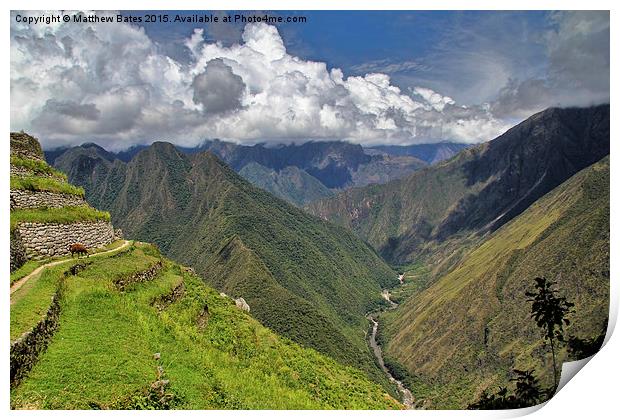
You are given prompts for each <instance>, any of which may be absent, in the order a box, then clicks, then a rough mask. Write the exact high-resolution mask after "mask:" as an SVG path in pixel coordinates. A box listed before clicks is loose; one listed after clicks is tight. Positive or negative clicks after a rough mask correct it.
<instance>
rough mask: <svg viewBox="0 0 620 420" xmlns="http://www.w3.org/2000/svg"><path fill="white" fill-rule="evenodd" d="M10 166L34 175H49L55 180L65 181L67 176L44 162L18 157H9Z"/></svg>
mask: <svg viewBox="0 0 620 420" xmlns="http://www.w3.org/2000/svg"><path fill="white" fill-rule="evenodd" d="M11 165H13V166H18V167H21V168H26V169H28V170H29V171H32V172H34V174H35V175H51V176H54V177H56V178H60V179H64V180H65V181H66V180H67V175H65V174H64V173H62V172H60V171H58V170H56V169H54V168H52V167H51V166H50V165H48V164H47V162H45V161H44V160H39V159H30V158H25V157H22V156H18V155H11Z"/></svg>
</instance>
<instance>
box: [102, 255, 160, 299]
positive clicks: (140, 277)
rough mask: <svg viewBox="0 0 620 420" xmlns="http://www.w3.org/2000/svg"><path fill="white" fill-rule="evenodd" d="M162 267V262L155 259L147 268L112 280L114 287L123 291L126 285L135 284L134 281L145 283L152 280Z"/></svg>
mask: <svg viewBox="0 0 620 420" xmlns="http://www.w3.org/2000/svg"><path fill="white" fill-rule="evenodd" d="M162 268H163V264H162V262H161V261H157V262H156V263H155V264H153V265H152V266H151V267H149V268H147V269H146V270H144V271H138V272H137V273H133V274H130V275H127V276H121V277H119V278H117V279H116V280H114V285H115V286H116V288H117V289H118V290H119V291H121V292H123V291H125V290H126V289H127V287H129V286H131V285H133V284H136V283H145V282H147V281H151V280H153V279H154V278H155V277H157V275H158V274H159V272H160V271H161V269H162Z"/></svg>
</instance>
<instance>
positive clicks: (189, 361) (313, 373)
mask: <svg viewBox="0 0 620 420" xmlns="http://www.w3.org/2000/svg"><path fill="white" fill-rule="evenodd" d="M115 255H116V256H114V257H110V256H101V257H100V258H91V261H89V262H92V264H89V265H88V266H86V267H85V268H84V269H83V270H82V271H79V272H78V273H77V274H76V275H68V276H66V277H65V280H64V288H65V289H64V290H65V291H64V294H63V299H62V301H61V307H62V312H61V318H60V328H59V329H58V331H56V333H55V334H54V337H53V339H52V341H51V342H50V345H49V347H48V348H47V350H46V351H45V352H44V353H43V354H42V356H41V357H40V359H39V361H38V363H37V364H36V365H35V367H34V368H33V370H32V371H31V372H30V373H29V375H28V376H27V377H26V378H25V379H24V380H23V381H22V382H21V384H20V385H19V386H17V387H16V388H14V389H12V390H11V406H12V407H13V408H18V409H21V408H31V409H32V408H38V409H88V408H177V409H214V408H215V409H233V408H234V409H285V408H289V409H291V408H292V409H325V408H336V409H345V408H347V409H389V408H401V406H400V404H399V403H398V402H397V401H395V400H394V399H393V398H392V397H390V396H389V395H387V394H386V393H385V392H384V391H383V390H382V389H381V387H379V386H378V385H376V384H374V383H372V382H370V381H369V380H368V379H367V378H366V376H365V374H364V373H362V372H361V371H359V370H356V369H354V368H351V367H345V366H342V365H340V364H338V363H336V362H335V361H334V360H332V359H330V358H328V357H326V356H324V355H321V354H320V353H318V352H316V351H314V350H311V349H306V348H302V347H301V346H299V345H298V344H295V343H293V342H292V341H290V340H287V339H282V338H279V337H278V336H277V335H275V334H274V333H272V332H271V331H270V330H268V329H267V328H265V327H263V326H262V325H261V324H259V323H258V322H257V321H256V320H254V319H253V318H251V317H250V316H249V315H248V314H247V313H245V312H243V311H241V310H239V309H238V308H236V307H235V305H234V302H233V301H232V300H230V299H229V298H226V297H221V296H220V295H219V294H218V293H217V292H216V291H215V290H213V289H211V288H210V287H208V286H206V285H205V284H204V282H203V281H202V280H201V279H200V278H198V277H196V276H194V275H191V274H189V273H188V272H187V270H184V269H182V268H181V267H179V266H178V265H176V264H174V263H172V262H170V261H167V260H166V261H165V262H164V269H163V271H162V272H160V274H159V275H158V276H157V277H156V278H155V279H154V280H152V281H149V282H145V283H140V284H134V285H133V286H132V287H130V288H127V289H126V290H125V291H124V292H119V291H118V290H117V289H116V288H115V287H114V285H113V282H114V279H115V278H116V277H117V276H119V275H123V274H124V273H128V272H133V271H134V270H139V269H141V268H143V267H145V266H146V265H148V263H149V261H154V260H157V259H159V258H160V257H159V254H158V251H157V250H156V248H153V247H152V246H148V245H137V246H135V247H132V248H131V250H130V252H120V253H118V254H115ZM82 261H83V260H82ZM61 272H62V269H61V268H60V267H58V269H57V270H56V269H55V270H49V272H48V271H46V273H48V274H47V275H48V276H49V279H50V280H53V279H54V278H56V280H58V278H59V277H54V276H53V275H52V274H53V273H55V274H56V275H57V276H58V275H60V273H61ZM181 282H183V284H184V286H185V292H184V294H183V295H182V296H181V297H180V298H179V299H178V300H176V301H175V302H169V304H168V305H167V306H165V307H164V308H161V307H159V308H158V307H155V306H154V305H153V302H154V301H155V300H157V299H158V298H160V297H161V296H162V295H167V294H169V293H170V292H171V290H172V289H173V288H175V287H176V286H178V285H179V284H180V283H181ZM32 290H34V289H32ZM37 294H38V293H37ZM24 299H25V298H24ZM14 316H18V315H14V314H13V313H12V314H11V318H12V319H13V317H14ZM19 316H26V314H25V313H23V312H22V313H20V315H19ZM156 353H158V354H159V355H161V359H159V360H157V359H158V358H154V354H156ZM164 378H165V379H166V380H168V381H169V383H167V384H165V385H164V384H161V385H157V386H155V385H153V386H151V384H155V383H156V381H158V380H160V379H164ZM150 390H153V391H150ZM151 392H155V394H152V393H151ZM157 395H162V396H163V395H167V397H166V398H164V399H163V400H161V399H159V398H155V397H156V396H157ZM161 404H163V405H161Z"/></svg>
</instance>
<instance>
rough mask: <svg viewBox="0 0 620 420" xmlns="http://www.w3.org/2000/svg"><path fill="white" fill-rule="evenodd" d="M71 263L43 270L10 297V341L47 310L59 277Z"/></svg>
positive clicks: (30, 326)
mask: <svg viewBox="0 0 620 420" xmlns="http://www.w3.org/2000/svg"><path fill="white" fill-rule="evenodd" d="M71 265H72V264H71V263H70V262H67V263H66V264H60V265H57V266H54V267H51V268H48V269H45V270H43V272H42V273H41V275H40V276H39V277H38V278H37V279H36V281H32V282H27V283H26V284H24V286H22V287H21V288H20V289H18V290H17V291H15V293H14V294H13V295H12V296H11V299H14V300H15V303H14V304H12V305H11V341H13V340H15V339H17V338H19V337H20V336H21V335H22V334H23V333H24V332H26V331H28V330H30V329H31V328H32V327H34V326H35V325H36V324H37V323H38V322H39V321H40V320H41V318H42V317H43V316H44V315H45V313H46V312H47V309H48V308H49V306H50V303H51V301H52V296H53V295H54V293H56V290H58V287H59V285H60V283H59V282H60V277H61V275H62V273H63V272H64V271H65V270H67V269H68V268H69V267H70V266H71Z"/></svg>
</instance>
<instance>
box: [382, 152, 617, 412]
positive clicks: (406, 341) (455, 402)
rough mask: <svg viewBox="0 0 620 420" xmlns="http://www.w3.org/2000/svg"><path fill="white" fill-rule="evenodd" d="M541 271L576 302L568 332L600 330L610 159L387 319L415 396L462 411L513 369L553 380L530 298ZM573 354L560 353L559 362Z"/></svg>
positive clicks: (393, 349) (390, 347) (389, 337)
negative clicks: (533, 371)
mask: <svg viewBox="0 0 620 420" xmlns="http://www.w3.org/2000/svg"><path fill="white" fill-rule="evenodd" d="M537 276H544V277H546V278H548V279H550V280H553V281H557V282H558V289H559V291H560V293H561V294H562V295H564V296H566V297H567V298H568V300H569V301H571V302H574V303H575V308H574V309H575V314H573V315H572V316H571V324H570V325H569V326H567V327H566V331H567V334H568V335H574V336H576V337H579V338H581V339H591V338H595V337H597V336H598V335H599V334H600V333H601V331H602V330H603V329H604V327H605V323H606V317H607V316H608V302H609V158H608V157H607V158H605V159H603V160H601V161H600V162H599V163H596V164H594V165H592V166H590V167H588V168H587V169H584V170H582V171H581V172H579V173H577V174H576V175H574V176H573V177H572V178H570V179H569V180H568V181H566V182H564V183H563V184H562V185H560V186H559V187H557V188H555V189H554V190H553V191H551V192H550V193H548V194H547V195H545V196H544V197H542V198H541V199H539V200H538V201H536V202H535V203H534V204H533V205H532V206H530V207H529V208H528V209H527V210H526V211H525V212H523V213H522V214H521V215H519V216H517V217H516V218H514V219H513V220H512V221H510V222H509V223H507V224H505V225H504V226H502V227H501V228H500V229H498V230H497V231H496V232H494V233H493V234H492V235H490V236H489V237H488V238H487V239H486V240H485V241H484V242H483V243H482V244H481V245H480V246H477V247H476V248H475V249H473V250H472V251H471V252H469V253H468V254H466V255H465V256H464V257H463V258H462V260H461V262H460V263H459V264H458V266H457V267H456V268H455V269H454V270H453V271H451V272H449V273H448V274H447V275H445V276H443V277H441V278H440V279H439V280H438V281H437V282H436V283H435V284H433V285H432V286H431V287H430V288H428V289H426V290H424V291H422V292H420V293H418V294H415V295H414V296H412V297H410V298H409V299H408V300H406V301H405V302H404V303H403V304H401V306H400V307H399V308H398V309H397V310H396V311H394V312H391V313H386V314H385V315H384V316H383V317H382V319H381V322H382V323H383V325H384V326H385V327H384V330H383V331H382V339H383V342H387V346H386V350H387V356H388V358H390V359H392V360H396V361H397V362H398V363H399V364H401V365H403V366H405V367H406V369H407V370H408V371H409V374H410V375H411V376H410V377H409V380H410V381H411V382H412V383H413V386H414V387H415V388H414V389H416V396H418V397H419V398H425V399H428V400H429V403H430V404H431V406H435V407H442V408H446V407H454V408H456V407H460V408H463V407H465V406H466V405H467V404H468V403H471V402H473V401H474V400H475V399H476V398H477V397H478V396H479V394H480V393H481V392H482V391H483V390H484V389H485V388H487V387H491V386H493V387H495V386H500V385H501V386H507V385H508V383H509V382H508V379H509V371H510V369H511V368H513V367H516V368H518V369H535V370H536V374H537V376H538V377H539V378H540V380H541V382H542V384H543V385H544V386H551V385H552V383H553V373H552V365H551V356H550V353H549V351H548V348H547V347H545V345H544V343H543V342H542V340H541V337H540V331H539V330H538V328H537V327H536V324H535V322H533V321H532V320H531V318H530V304H529V303H528V302H526V297H525V291H526V290H528V289H530V288H531V287H532V285H533V279H534V278H535V277H537ZM485 330H486V331H485ZM485 336H486V339H485ZM568 357H569V356H567V354H566V352H565V351H562V352H561V353H560V358H559V360H567V359H568ZM496 389H497V388H492V391H494V390H496Z"/></svg>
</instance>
